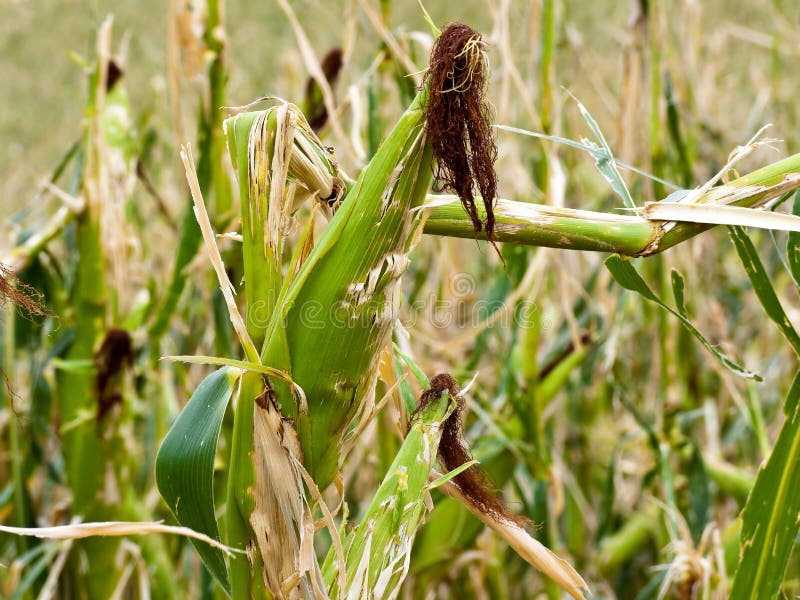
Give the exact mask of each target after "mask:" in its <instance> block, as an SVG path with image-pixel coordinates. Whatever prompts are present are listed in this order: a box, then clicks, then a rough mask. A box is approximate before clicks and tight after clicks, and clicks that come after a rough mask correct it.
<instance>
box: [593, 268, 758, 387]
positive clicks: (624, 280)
mask: <svg viewBox="0 0 800 600" xmlns="http://www.w3.org/2000/svg"><path fill="white" fill-rule="evenodd" d="M605 265H606V267H607V268H608V270H609V271H610V272H611V275H612V277H614V280H615V281H616V282H617V283H618V284H620V285H621V286H622V287H624V288H625V289H626V290H630V291H632V292H637V293H639V294H641V295H642V296H644V297H645V298H647V299H648V300H650V301H651V302H655V303H656V304H658V305H659V306H660V307H661V308H663V309H664V310H668V311H669V312H671V313H672V314H673V315H675V316H676V317H677V318H678V320H680V322H681V323H682V324H683V326H684V327H686V329H687V330H688V331H689V332H690V333H691V334H692V335H693V336H694V337H695V338H697V340H698V341H699V342H700V343H701V344H703V346H705V347H706V348H707V349H708V351H709V352H711V354H713V355H714V356H715V357H716V358H717V359H718V360H719V361H720V362H721V363H722V364H723V365H725V366H726V367H727V368H728V369H730V370H731V371H733V372H734V373H736V374H737V375H739V376H740V377H744V378H745V379H754V380H756V381H762V379H761V376H760V375H758V374H757V373H753V372H751V371H748V370H747V369H745V368H744V367H742V366H740V365H738V364H737V363H735V362H734V361H733V360H731V359H730V358H728V357H727V356H725V355H724V354H723V353H722V352H720V351H719V350H718V349H717V348H716V347H715V346H713V345H711V343H710V342H709V341H708V340H707V339H706V338H705V337H704V336H703V334H702V333H700V332H699V331H698V330H697V328H696V327H695V326H694V325H692V323H691V321H689V319H687V318H686V317H685V316H684V315H682V314H681V313H680V312H678V311H677V310H675V309H673V308H671V307H670V306H667V305H666V304H664V303H663V302H662V301H661V299H660V298H659V297H658V296H656V295H655V294H654V293H653V290H651V289H650V288H649V287H648V285H647V283H646V282H645V280H644V279H642V276H641V275H639V273H638V272H637V271H636V269H635V268H634V266H633V265H632V264H631V262H630V261H628V260H624V259H623V258H622V257H620V256H619V255H616V254H615V255H612V256H609V257H608V258H607V259H606V261H605ZM681 291H682V290H681ZM678 298H680V294H679V295H678Z"/></svg>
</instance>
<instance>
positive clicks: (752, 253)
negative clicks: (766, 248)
mask: <svg viewBox="0 0 800 600" xmlns="http://www.w3.org/2000/svg"><path fill="white" fill-rule="evenodd" d="M728 233H729V234H730V236H731V240H733V244H734V245H735V246H736V251H737V252H738V253H739V258H740V259H742V265H744V270H745V272H746V273H747V276H748V277H749V278H750V283H751V284H752V285H753V291H754V292H755V293H756V296H758V300H759V302H761V306H763V307H764V311H765V312H766V313H767V316H768V317H769V318H770V319H772V320H773V321H775V324H776V325H777V326H778V329H780V331H781V333H782V334H783V337H785V338H786V339H787V341H788V342H789V343H790V344H791V345H792V348H794V351H795V352H796V353H797V355H798V356H800V336H798V335H797V332H796V331H795V329H794V327H792V323H791V321H789V317H787V316H786V312H785V311H784V310H783V307H782V306H781V302H780V300H778V295H777V294H776V293H775V288H773V287H772V283H770V280H769V276H768V275H767V272H766V270H765V269H764V265H763V264H762V263H761V259H760V258H758V253H757V252H756V248H755V246H754V245H753V242H752V241H751V240H750V237H749V236H748V235H747V233H746V232H745V230H744V229H743V228H742V227H728Z"/></svg>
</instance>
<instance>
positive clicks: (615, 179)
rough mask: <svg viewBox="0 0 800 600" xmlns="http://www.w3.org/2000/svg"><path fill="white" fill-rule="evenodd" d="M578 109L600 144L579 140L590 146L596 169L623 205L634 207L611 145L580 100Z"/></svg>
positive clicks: (634, 204)
mask: <svg viewBox="0 0 800 600" xmlns="http://www.w3.org/2000/svg"><path fill="white" fill-rule="evenodd" d="M576 102H577V100H576ZM578 110H580V112H581V116H582V117H583V118H584V120H585V121H586V123H587V124H588V125H589V128H590V129H591V130H592V133H594V135H595V137H596V138H597V141H599V142H600V145H599V146H598V145H597V144H595V143H594V142H591V141H589V140H587V139H585V138H584V139H582V140H581V141H582V142H583V143H584V145H586V146H588V147H589V148H590V152H591V153H592V155H593V156H594V160H595V166H596V167H597V170H598V171H600V173H601V175H602V176H603V177H605V179H606V181H608V183H610V184H611V187H612V189H613V190H614V192H616V194H617V195H618V196H619V197H620V198H622V201H623V203H624V204H625V206H626V207H627V208H635V207H636V203H635V202H634V201H633V198H632V197H631V193H630V191H628V186H627V185H625V180H624V179H622V175H620V172H619V169H617V163H616V161H615V160H614V155H613V154H612V152H611V147H610V146H609V145H608V142H606V138H605V136H604V135H603V132H602V131H601V130H600V126H599V125H598V124H597V121H595V120H594V118H593V117H592V115H591V114H589V111H588V110H586V107H585V106H584V105H583V104H581V103H580V102H578Z"/></svg>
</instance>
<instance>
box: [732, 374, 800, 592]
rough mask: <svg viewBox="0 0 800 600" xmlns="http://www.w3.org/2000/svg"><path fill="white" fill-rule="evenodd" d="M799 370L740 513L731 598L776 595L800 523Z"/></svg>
mask: <svg viewBox="0 0 800 600" xmlns="http://www.w3.org/2000/svg"><path fill="white" fill-rule="evenodd" d="M798 400H800V373H798V375H796V376H795V379H794V381H793V382H792V387H791V389H790V390H789V393H788V395H787V397H786V403H785V405H784V412H785V414H786V421H785V422H784V424H783V427H782V428H781V432H780V434H779V435H778V441H777V442H776V443H775V447H774V449H773V450H772V454H771V455H770V457H769V459H768V460H767V462H766V464H765V465H764V466H763V467H762V468H761V470H760V471H759V472H758V477H757V478H756V484H755V486H754V487H753V491H752V492H751V493H750V497H749V498H748V500H747V505H746V506H745V507H744V511H743V512H742V534H741V549H742V559H741V562H740V563H739V568H738V570H737V571H736V576H735V577H734V580H733V589H732V590H731V596H730V597H731V600H749V599H750V598H762V599H764V600H766V599H769V598H775V597H776V596H777V595H778V592H779V590H780V586H781V582H782V580H783V574H784V572H785V571H786V565H787V564H788V562H789V554H790V553H791V551H792V546H794V541H795V538H796V537H797V532H798V528H800V521H798V519H797V515H798V513H800V494H798V493H797V490H798V489H800V402H798Z"/></svg>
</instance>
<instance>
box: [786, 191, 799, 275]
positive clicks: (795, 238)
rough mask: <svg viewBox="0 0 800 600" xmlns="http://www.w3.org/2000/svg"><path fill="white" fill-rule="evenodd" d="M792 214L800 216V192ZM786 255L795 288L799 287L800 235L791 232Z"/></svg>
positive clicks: (795, 198)
mask: <svg viewBox="0 0 800 600" xmlns="http://www.w3.org/2000/svg"><path fill="white" fill-rule="evenodd" d="M792 213H793V214H795V215H798V216H800V192H797V193H796V194H795V196H794V205H793V206H792ZM786 255H787V256H788V259H789V269H790V270H791V271H792V277H793V278H794V283H795V285H796V286H798V287H800V233H797V232H795V231H793V232H792V233H790V234H789V241H788V242H787V243H786Z"/></svg>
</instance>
